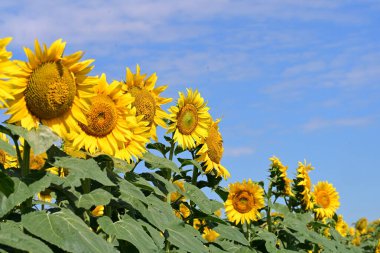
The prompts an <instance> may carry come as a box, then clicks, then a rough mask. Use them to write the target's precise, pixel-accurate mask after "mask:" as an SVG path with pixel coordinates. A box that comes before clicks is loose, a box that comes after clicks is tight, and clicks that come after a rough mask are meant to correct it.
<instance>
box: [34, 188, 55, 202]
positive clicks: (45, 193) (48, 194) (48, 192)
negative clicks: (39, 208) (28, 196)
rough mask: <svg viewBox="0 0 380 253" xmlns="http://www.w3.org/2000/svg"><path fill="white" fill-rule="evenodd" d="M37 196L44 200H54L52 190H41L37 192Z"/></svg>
mask: <svg viewBox="0 0 380 253" xmlns="http://www.w3.org/2000/svg"><path fill="white" fill-rule="evenodd" d="M37 198H38V199H39V200H41V201H44V202H51V200H52V196H51V190H49V189H46V190H44V191H42V192H39V193H38V194H37Z"/></svg>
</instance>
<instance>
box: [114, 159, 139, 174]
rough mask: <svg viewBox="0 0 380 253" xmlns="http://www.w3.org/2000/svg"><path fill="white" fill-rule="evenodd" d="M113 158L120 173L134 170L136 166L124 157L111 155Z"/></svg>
mask: <svg viewBox="0 0 380 253" xmlns="http://www.w3.org/2000/svg"><path fill="white" fill-rule="evenodd" d="M111 158H112V160H113V164H114V167H115V169H116V170H118V172H120V173H126V172H130V171H132V169H133V168H134V167H135V165H134V164H130V163H128V162H126V161H124V160H122V159H118V158H115V157H111Z"/></svg>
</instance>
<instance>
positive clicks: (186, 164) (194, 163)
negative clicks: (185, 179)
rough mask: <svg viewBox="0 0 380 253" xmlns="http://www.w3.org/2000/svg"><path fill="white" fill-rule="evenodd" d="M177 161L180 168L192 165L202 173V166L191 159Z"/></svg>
mask: <svg viewBox="0 0 380 253" xmlns="http://www.w3.org/2000/svg"><path fill="white" fill-rule="evenodd" d="M178 161H179V162H180V163H181V168H182V167H185V166H188V165H192V166H195V167H196V168H197V169H198V170H199V171H202V166H201V165H200V163H199V162H197V161H195V160H193V159H183V158H178Z"/></svg>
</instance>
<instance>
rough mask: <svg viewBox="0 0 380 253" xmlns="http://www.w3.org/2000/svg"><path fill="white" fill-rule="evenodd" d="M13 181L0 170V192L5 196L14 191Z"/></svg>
mask: <svg viewBox="0 0 380 253" xmlns="http://www.w3.org/2000/svg"><path fill="white" fill-rule="evenodd" d="M14 186H15V184H14V182H13V181H12V179H11V178H10V177H9V176H8V175H6V174H5V173H4V172H2V171H0V192H2V193H3V194H4V195H5V196H6V197H9V195H10V194H11V193H12V192H13V191H14Z"/></svg>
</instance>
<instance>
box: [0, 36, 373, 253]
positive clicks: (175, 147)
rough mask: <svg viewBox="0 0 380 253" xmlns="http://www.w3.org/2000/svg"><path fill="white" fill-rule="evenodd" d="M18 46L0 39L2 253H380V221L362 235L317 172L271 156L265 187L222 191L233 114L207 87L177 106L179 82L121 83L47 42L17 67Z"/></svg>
mask: <svg viewBox="0 0 380 253" xmlns="http://www.w3.org/2000/svg"><path fill="white" fill-rule="evenodd" d="M10 41H11V39H10V38H5V39H0V84H1V86H0V106H1V108H3V109H6V110H7V111H6V114H8V115H9V116H10V118H9V119H7V120H6V121H5V122H4V123H2V124H1V125H0V132H1V133H0V251H1V252H14V251H17V252H291V251H293V252H294V251H297V252H299V251H301V252H380V243H379V239H378V238H379V235H380V226H379V221H374V222H370V223H368V221H367V220H366V219H365V218H363V219H361V220H359V221H358V222H357V223H356V224H355V227H349V226H348V224H347V223H346V222H345V221H344V219H343V217H342V216H341V215H339V214H337V209H338V208H339V205H340V202H339V195H338V192H337V191H336V189H335V188H334V187H333V185H332V184H330V183H328V182H318V183H317V184H315V185H314V187H313V184H312V182H311V179H310V176H309V172H310V171H311V170H312V169H313V167H311V164H307V163H306V162H304V163H301V162H300V163H299V164H298V168H297V169H296V175H295V177H294V178H293V179H291V178H290V177H289V175H288V167H287V166H284V165H283V164H282V163H281V161H280V160H279V159H278V158H277V157H272V158H270V162H271V163H270V166H269V173H268V180H266V181H265V182H264V181H253V180H251V179H248V180H243V182H235V183H231V184H229V186H228V188H225V187H222V186H221V185H220V183H221V181H222V180H226V179H228V178H229V177H230V172H229V170H228V169H227V168H225V167H224V166H223V165H222V164H221V160H222V157H223V153H224V147H223V138H222V135H221V133H220V131H219V123H220V120H219V119H217V120H213V118H212V117H211V114H210V108H209V107H208V106H207V103H206V101H205V99H204V98H203V97H202V96H201V95H200V93H199V91H197V90H193V89H187V90H186V91H185V92H179V97H178V99H177V100H176V101H175V102H174V103H172V104H171V105H170V108H169V110H168V111H166V110H165V109H164V108H163V106H164V105H166V104H167V105H169V103H171V102H172V100H173V99H172V98H164V97H162V96H161V93H162V92H163V91H165V90H166V88H167V86H157V85H156V82H157V76H156V74H152V75H150V76H147V75H146V74H143V73H142V72H141V69H140V66H137V67H136V73H133V72H132V71H131V69H129V68H126V74H125V80H122V81H119V80H115V81H112V82H111V83H108V81H107V78H106V75H105V74H102V75H101V77H97V76H90V72H91V70H92V68H93V66H90V65H91V63H92V62H93V60H84V61H80V59H81V57H82V55H83V53H82V52H81V51H79V52H76V53H74V54H71V55H64V49H65V46H66V43H65V42H62V40H57V41H55V42H54V43H53V44H52V45H50V46H47V45H43V46H40V44H39V42H38V41H36V42H35V45H34V51H33V50H32V49H29V48H25V53H26V55H27V58H28V59H27V61H21V60H12V59H11V56H12V54H11V52H8V51H7V50H6V46H7V45H8V43H10ZM159 127H161V128H164V129H166V130H167V132H166V134H165V135H164V136H159V135H158V134H157V128H159ZM210 191H211V192H214V193H215V194H214V195H215V196H218V199H211V198H210V197H209V196H208V195H207V194H205V192H210ZM223 210H224V212H223ZM223 213H224V214H223Z"/></svg>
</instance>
